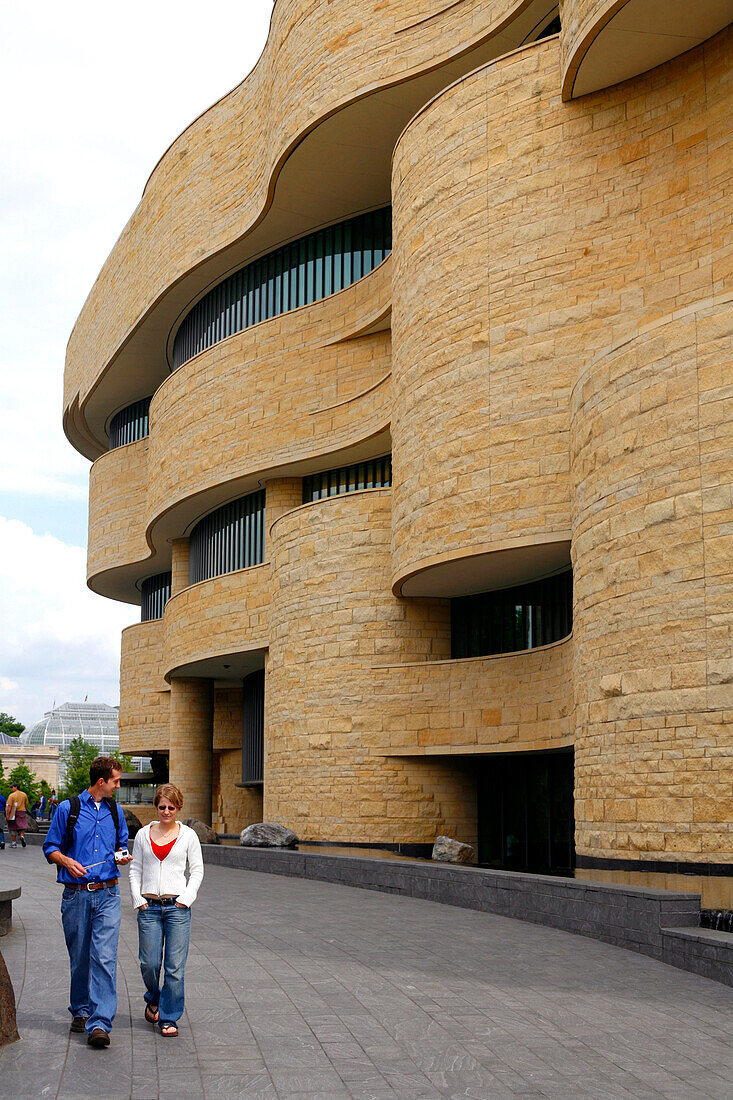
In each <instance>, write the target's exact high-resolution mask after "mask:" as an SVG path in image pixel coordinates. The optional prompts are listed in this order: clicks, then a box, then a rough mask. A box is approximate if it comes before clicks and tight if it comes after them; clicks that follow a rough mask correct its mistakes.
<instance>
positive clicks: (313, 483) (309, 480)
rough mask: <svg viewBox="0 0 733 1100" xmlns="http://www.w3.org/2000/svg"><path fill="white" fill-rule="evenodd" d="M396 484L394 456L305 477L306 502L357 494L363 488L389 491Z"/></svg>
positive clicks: (304, 496)
mask: <svg viewBox="0 0 733 1100" xmlns="http://www.w3.org/2000/svg"><path fill="white" fill-rule="evenodd" d="M391 484H392V455H382V456H381V458H370V459H368V460H367V461H366V462H355V463H354V464H353V465H352V466H338V467H337V468H336V469H334V470H324V471H323V473H320V474H311V475H310V476H309V477H304V478H303V503H304V504H308V503H309V502H310V501H312V500H323V499H324V498H325V497H337V496H341V494H342V493H355V492H357V491H358V490H359V489H385V488H388V487H389V486H390V485H391Z"/></svg>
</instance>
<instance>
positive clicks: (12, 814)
mask: <svg viewBox="0 0 733 1100" xmlns="http://www.w3.org/2000/svg"><path fill="white" fill-rule="evenodd" d="M5 820H6V821H7V823H8V832H9V833H10V840H11V842H12V843H11V845H10V847H11V848H15V846H16V841H15V838H16V836H17V837H19V838H20V844H21V847H22V848H25V836H24V835H23V834H24V833H25V831H26V829H27V828H28V795H27V794H26V793H25V791H21V789H20V787H19V786H18V784H17V783H11V784H10V794H9V795H8V798H7V801H6V803H5Z"/></svg>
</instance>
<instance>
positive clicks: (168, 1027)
mask: <svg viewBox="0 0 733 1100" xmlns="http://www.w3.org/2000/svg"><path fill="white" fill-rule="evenodd" d="M160 1034H161V1035H162V1036H163V1038H164V1039H175V1037H176V1036H177V1035H178V1027H177V1025H176V1024H161V1025H160Z"/></svg>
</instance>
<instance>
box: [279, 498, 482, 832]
mask: <svg viewBox="0 0 733 1100" xmlns="http://www.w3.org/2000/svg"><path fill="white" fill-rule="evenodd" d="M390 496H391V494H390V491H389V490H368V491H365V492H361V493H351V494H348V495H347V496H343V497H333V498H331V499H329V500H324V501H319V502H316V503H313V504H309V505H305V506H303V507H301V508H298V509H295V510H294V511H292V512H290V513H288V514H286V515H284V516H283V517H282V518H280V519H279V520H278V521H277V522H276V523H275V525H274V527H273V529H272V540H271V555H272V577H273V590H272V604H271V611H270V652H269V660H268V666H267V667H268V673H267V686H266V693H265V802H264V814H265V817H266V818H268V819H273V820H278V821H284V822H285V823H286V824H288V825H290V826H291V827H292V828H293V829H295V831H296V832H297V833H298V835H299V836H301V837H303V838H308V839H312V840H320V839H323V840H333V839H342V840H351V841H363V842H369V841H383V842H395V841H399V840H401V841H415V842H421V843H424V842H427V841H429V840H431V839H433V838H434V837H435V835H436V831H437V832H439V831H441V830H442V829H444V828H447V827H448V824H449V822H450V825H451V827H454V826H455V827H460V828H461V831H462V833H463V834H464V835H471V829H475V821H474V817H475V809H474V807H473V805H472V804H471V800H470V797H469V795H468V793H467V792H468V790H469V789H471V780H470V777H467V776H466V771H465V768H463V767H462V766H460V765H453V766H451V765H450V764H448V763H446V762H445V761H442V760H441V761H425V760H422V761H420V760H407V759H397V758H387V757H385V756H384V755H383V753H382V752H381V751H380V748H381V746H382V745H383V742H384V737H383V735H382V732H381V722H382V721H383V718H382V717H381V707H380V706H379V705H378V704H377V705H375V699H374V673H373V667H372V666H373V665H374V664H375V663H377V662H382V661H389V660H390V659H391V660H393V661H395V660H396V661H398V662H403V661H404V662H407V661H410V660H413V661H414V660H417V659H420V660H423V661H426V662H428V663H430V662H431V660H432V659H433V658H435V657H444V656H446V655H447V653H448V652H449V644H450V640H449V624H448V607H447V605H446V604H445V603H444V602H441V601H406V600H398V599H396V598H395V597H394V596H393V595H392V594H391V591H390V587H389V583H388V582H389V570H390V552H389V550H390V532H389V526H390V524H389V519H390ZM294 623H296V624H297V629H295V630H294V629H293V624H294ZM415 705H416V707H418V708H419V702H418V701H415Z"/></svg>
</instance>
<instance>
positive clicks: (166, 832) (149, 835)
mask: <svg viewBox="0 0 733 1100" xmlns="http://www.w3.org/2000/svg"><path fill="white" fill-rule="evenodd" d="M153 805H154V806H155V808H156V810H157V811H158V820H157V821H154V822H151V824H150V825H145V826H144V827H143V828H142V829H141V830H140V832H139V833H138V834H137V836H136V837H135V844H134V848H133V853H132V864H131V865H130V892H131V893H132V904H133V905H134V907H135V908H136V909H137V929H138V938H139V944H140V970H141V971H142V976H143V981H144V982H145V1019H146V1020H147V1021H148V1023H151V1024H158V1025H159V1027H160V1033H161V1035H163V1036H164V1037H165V1038H166V1039H170V1038H173V1037H174V1036H176V1035H177V1034H178V1021H179V1020H180V1018H181V1016H182V1015H183V1003H184V991H183V973H184V969H185V966H186V957H187V955H188V941H189V936H190V932H191V906H192V904H193V902H194V901H195V900H196V894H197V893H198V889H199V886H200V885H201V880H202V879H203V877H204V861H203V859H202V857H201V845H200V843H199V838H198V837H197V836H196V834H195V832H194V831H193V829H189V827H188V825H183V824H182V823H181V822H179V821H176V814H177V813H178V811H179V810H180V809H181V808H182V807H183V795H182V794H181V792H180V790H179V789H178V787H176V786H175V785H174V784H173V783H164V784H163V785H162V786H161V787H158V789H157V791H156V792H155V797H154V799H153ZM187 868H188V880H187V879H186V869H187ZM161 969H162V972H163V973H162V979H163V980H162V984H161Z"/></svg>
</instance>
